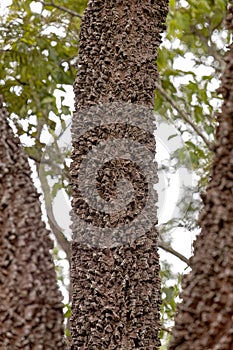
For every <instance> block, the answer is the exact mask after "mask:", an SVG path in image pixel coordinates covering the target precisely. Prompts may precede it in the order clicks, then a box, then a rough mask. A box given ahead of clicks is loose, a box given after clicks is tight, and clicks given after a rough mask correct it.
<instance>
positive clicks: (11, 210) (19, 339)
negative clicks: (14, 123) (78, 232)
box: [0, 101, 65, 350]
mask: <svg viewBox="0 0 233 350" xmlns="http://www.w3.org/2000/svg"><path fill="white" fill-rule="evenodd" d="M0 159H1V161H0V213H1V216H0V237H1V240H0V324H1V331H0V348H1V349H12V350H16V349H24V350H26V349H28V350H29V349H30V350H31V349H35V350H39V349H41V350H42V349H44V350H48V349H54V350H58V349H64V348H65V345H64V342H63V313H62V302H61V300H62V296H61V293H60V291H59V289H58V285H57V281H56V273H55V270H54V265H53V261H52V257H51V254H50V252H49V250H50V249H51V248H52V246H53V244H52V241H51V240H50V238H49V232H48V230H47V229H46V228H45V224H44V223H43V222H42V219H41V208H40V201H39V195H38V193H37V191H36V189H35V186H34V185H33V182H32V179H31V170H30V167H29V164H28V160H27V157H26V155H25V154H24V152H23V150H22V148H21V145H20V143H19V139H18V138H16V137H15V136H14V134H13V132H12V130H11V128H10V126H9V125H8V122H7V113H6V111H5V109H4V108H3V106H2V101H0Z"/></svg>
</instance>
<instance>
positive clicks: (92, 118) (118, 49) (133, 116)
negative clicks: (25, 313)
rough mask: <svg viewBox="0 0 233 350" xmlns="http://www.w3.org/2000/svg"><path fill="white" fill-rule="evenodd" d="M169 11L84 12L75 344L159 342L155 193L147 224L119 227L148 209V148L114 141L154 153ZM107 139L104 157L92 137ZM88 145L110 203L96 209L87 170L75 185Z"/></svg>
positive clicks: (100, 7) (147, 7)
mask: <svg viewBox="0 0 233 350" xmlns="http://www.w3.org/2000/svg"><path fill="white" fill-rule="evenodd" d="M167 11H168V1H167V0H161V1H159V2H158V1H145V0H138V1H136V0H131V1H127V2H124V1H122V0H115V1H113V0H111V1H109V0H108V1H104V0H102V1H97V0H90V1H89V4H88V7H87V9H86V11H85V15H84V18H83V22H82V26H81V32H80V41H79V45H80V51H79V70H78V74H77V79H76V82H75V85H74V91H75V108H76V113H75V114H74V116H73V123H72V141H73V147H74V150H73V154H72V159H73V162H72V165H71V178H72V190H73V200H72V231H73V243H72V267H71V281H72V289H73V300H72V319H71V335H72V345H71V348H72V349H75V350H76V349H98V350H99V349H109V350H110V349H125V350H129V349H157V348H158V346H159V344H160V342H159V340H158V330H159V328H160V322H159V306H160V280H159V260H158V254H157V236H158V234H157V231H156V229H155V224H156V213H155V202H153V208H152V207H151V206H150V211H153V219H152V221H150V222H152V225H151V226H150V225H149V226H148V227H150V229H149V230H148V231H147V232H144V231H145V228H146V227H147V226H146V224H147V222H149V221H147V220H146V218H144V217H142V221H141V222H139V223H138V224H135V231H134V232H133V231H132V230H131V231H130V233H129V232H128V231H127V229H125V227H126V226H127V225H128V226H127V227H129V226H130V224H132V225H133V222H134V220H136V218H138V217H140V215H139V214H140V212H141V211H142V209H143V208H144V209H145V208H146V209H145V210H147V209H148V206H147V202H148V200H147V199H148V194H147V190H148V188H149V187H153V183H152V180H151V179H152V177H153V176H152V177H151V178H150V177H149V179H150V180H149V181H148V178H146V176H145V174H144V172H145V168H143V169H142V167H140V164H139V163H140V161H142V160H143V158H144V157H143V156H141V157H140V149H139V151H138V154H139V158H138V159H139V160H138V162H137V161H136V160H137V157H136V155H135V158H134V157H133V159H134V160H133V161H132V160H129V158H128V155H126V153H127V152H126V153H124V152H123V153H121V151H120V146H119V149H117V147H118V146H117V145H118V144H117V143H115V145H116V147H115V149H114V142H115V141H117V140H119V139H120V140H121V141H123V140H124V141H125V140H131V141H132V144H133V142H134V143H138V144H140V145H142V146H143V147H145V148H146V149H147V150H148V151H150V152H151V154H152V156H153V157H152V158H150V161H151V162H152V161H153V158H154V151H155V142H154V137H153V129H154V124H153V119H154V118H153V113H152V109H153V100H154V88H155V85H154V83H155V81H156V80H157V68H156V65H155V60H156V57H157V49H158V46H159V44H160V42H161V35H160V33H161V32H162V31H163V30H164V28H165V26H164V21H165V19H166V15H167ZM107 141H109V142H110V143H111V142H112V144H111V147H110V146H109V155H108V154H107V153H108V152H106V153H105V161H103V163H101V162H100V161H99V158H98V157H97V153H95V147H96V148H98V147H99V148H98V150H99V149H100V148H101V147H102V145H103V144H105V143H107ZM132 144H130V141H129V142H128V153H130V152H131V153H132V150H133V149H134V146H132ZM126 148H127V147H126ZM139 148H140V147H139ZM91 152H93V154H92V159H91V160H92V161H93V163H92V165H90V166H89V167H88V171H87V172H86V176H87V177H88V176H89V173H90V175H93V176H94V177H95V178H96V188H97V191H98V194H99V198H100V202H101V199H102V200H103V202H106V203H110V206H109V207H108V209H109V211H108V212H106V211H104V210H102V211H101V210H95V204H96V203H97V204H98V198H97V199H96V197H95V194H94V192H95V190H96V189H95V188H94V187H93V188H91V187H89V186H88V180H87V183H86V185H85V183H84V186H83V188H82V189H81V188H80V187H81V186H80V181H81V178H82V176H81V168H82V165H83V164H84V163H85V161H86V159H87V157H88V153H91ZM111 152H113V153H111ZM114 152H115V153H114ZM117 152H118V153H117ZM135 153H137V151H136V150H135ZM111 154H115V155H116V156H112V157H111ZM108 156H109V157H110V158H108ZM97 158H98V159H97ZM145 158H146V157H145ZM95 163H97V168H98V165H99V168H98V169H97V173H98V176H96V175H95V171H94V168H95ZM155 176H156V174H155ZM83 178H84V179H85V176H83ZM122 179H126V180H127V181H128V182H131V187H127V189H129V188H131V189H132V191H134V195H135V198H134V200H129V198H128V197H130V193H129V192H130V191H126V190H125V188H126V187H124V186H126V185H125V184H123V187H122V189H123V190H122V191H120V190H119V188H120V187H119V188H118V190H119V191H117V182H120V181H122ZM84 182H85V181H84ZM85 191H86V192H85ZM84 192H85V193H86V197H85V196H83V193H84ZM119 193H121V195H123V198H124V200H123V203H125V204H126V203H128V204H127V205H125V208H123V209H122V203H120V200H119V203H118V204H119V208H120V209H119V210H117V211H116V212H111V205H113V204H112V201H113V200H114V199H116V198H117V199H119ZM87 197H88V198H87ZM152 197H153V195H152ZM153 198H155V196H154V197H153ZM91 201H92V202H91ZM90 203H91V205H90ZM102 205H103V206H104V204H103V203H102ZM151 208H152V209H151ZM147 214H148V215H149V210H147V212H146V214H145V216H147ZM143 218H144V219H145V227H144V226H143V225H144V221H143V220H144V219H143ZM140 224H141V226H140ZM122 227H123V228H124V229H125V231H124V229H122V231H121V228H122ZM132 227H133V226H132ZM118 229H119V230H118Z"/></svg>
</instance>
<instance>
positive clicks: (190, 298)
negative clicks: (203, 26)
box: [169, 6, 233, 350]
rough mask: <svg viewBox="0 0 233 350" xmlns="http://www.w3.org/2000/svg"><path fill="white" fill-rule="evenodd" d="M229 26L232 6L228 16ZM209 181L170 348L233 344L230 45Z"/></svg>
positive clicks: (232, 84)
mask: <svg viewBox="0 0 233 350" xmlns="http://www.w3.org/2000/svg"><path fill="white" fill-rule="evenodd" d="M227 26H228V29H230V30H232V29H233V7H232V6H231V7H230V9H229V14H228V17H227ZM225 62H226V66H225V70H224V73H223V76H222V84H221V88H219V89H218V92H219V93H222V95H223V97H224V103H223V106H222V112H221V113H220V114H219V115H218V122H219V125H218V127H217V132H216V146H215V149H214V162H213V167H212V173H211V181H210V184H209V185H208V188H207V191H206V197H205V198H204V210H203V212H202V213H201V216H200V225H201V228H202V231H201V234H200V235H199V236H198V238H197V240H196V241H195V244H194V256H193V257H192V258H191V261H190V266H191V268H192V271H191V273H190V274H188V275H186V276H185V278H184V279H183V292H182V295H181V296H182V299H183V302H182V303H181V304H180V305H179V306H178V314H177V317H176V322H175V327H174V329H173V339H172V341H171V343H170V346H169V350H174V349H177V350H188V349H198V350H206V349H211V350H217V349H219V350H220V349H221V350H230V349H233V332H232V329H233V321H232V310H233V192H232V189H233V44H231V46H230V48H229V51H228V53H227V55H226V58H225Z"/></svg>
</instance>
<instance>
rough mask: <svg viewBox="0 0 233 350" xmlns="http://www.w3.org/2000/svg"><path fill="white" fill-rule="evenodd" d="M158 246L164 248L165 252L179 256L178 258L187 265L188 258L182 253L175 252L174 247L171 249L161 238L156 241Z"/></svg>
mask: <svg viewBox="0 0 233 350" xmlns="http://www.w3.org/2000/svg"><path fill="white" fill-rule="evenodd" d="M158 247H159V248H161V249H163V250H165V251H166V252H168V253H170V254H172V255H175V256H176V257H177V258H179V259H180V260H182V261H183V262H184V263H185V264H187V265H188V266H189V259H188V258H186V257H185V256H184V255H182V254H181V253H179V252H177V251H176V250H175V249H173V248H172V247H170V246H169V245H168V244H166V243H164V242H162V241H161V240H160V241H159V243H158Z"/></svg>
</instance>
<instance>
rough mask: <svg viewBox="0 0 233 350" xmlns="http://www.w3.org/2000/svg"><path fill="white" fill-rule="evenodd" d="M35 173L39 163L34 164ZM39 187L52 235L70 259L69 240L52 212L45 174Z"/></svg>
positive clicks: (69, 259)
mask: <svg viewBox="0 0 233 350" xmlns="http://www.w3.org/2000/svg"><path fill="white" fill-rule="evenodd" d="M36 168H37V173H38V174H39V164H36ZM40 182H41V187H42V190H43V193H44V201H45V209H46V214H47V218H48V223H49V226H50V227H51V230H52V232H53V234H54V236H55V237H56V239H57V242H58V244H59V245H60V247H61V248H62V249H63V250H64V252H65V253H66V256H67V260H68V261H69V263H70V261H71V250H70V242H69V241H68V239H67V238H66V236H65V235H64V233H63V230H62V228H61V227H59V225H58V224H57V223H56V219H55V217H54V214H53V208H52V202H51V197H50V188H49V184H48V181H47V179H46V177H45V176H43V177H40Z"/></svg>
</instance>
